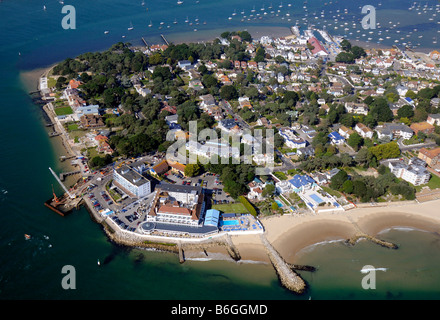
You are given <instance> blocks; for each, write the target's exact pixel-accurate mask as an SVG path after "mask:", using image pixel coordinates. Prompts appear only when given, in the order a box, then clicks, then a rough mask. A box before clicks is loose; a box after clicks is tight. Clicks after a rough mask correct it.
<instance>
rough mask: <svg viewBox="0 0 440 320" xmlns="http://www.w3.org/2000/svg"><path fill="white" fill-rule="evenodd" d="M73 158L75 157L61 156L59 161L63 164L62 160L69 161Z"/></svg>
mask: <svg viewBox="0 0 440 320" xmlns="http://www.w3.org/2000/svg"><path fill="white" fill-rule="evenodd" d="M73 158H76V156H61V157H60V161H61V162H63V161H64V160H69V159H73Z"/></svg>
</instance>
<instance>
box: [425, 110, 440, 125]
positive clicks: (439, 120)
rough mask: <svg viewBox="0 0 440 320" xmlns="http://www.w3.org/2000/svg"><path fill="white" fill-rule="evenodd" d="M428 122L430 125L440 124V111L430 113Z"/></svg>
mask: <svg viewBox="0 0 440 320" xmlns="http://www.w3.org/2000/svg"><path fill="white" fill-rule="evenodd" d="M426 122H428V123H429V124H430V125H437V126H440V113H437V114H430V115H428V119H427V120H426Z"/></svg>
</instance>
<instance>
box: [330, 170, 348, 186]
mask: <svg viewBox="0 0 440 320" xmlns="http://www.w3.org/2000/svg"><path fill="white" fill-rule="evenodd" d="M347 179H348V174H347V172H345V171H344V170H340V171H339V172H338V173H337V174H335V175H334V176H333V177H332V178H331V179H330V188H332V189H334V190H340V189H341V188H342V185H343V184H344V182H345V181H347Z"/></svg>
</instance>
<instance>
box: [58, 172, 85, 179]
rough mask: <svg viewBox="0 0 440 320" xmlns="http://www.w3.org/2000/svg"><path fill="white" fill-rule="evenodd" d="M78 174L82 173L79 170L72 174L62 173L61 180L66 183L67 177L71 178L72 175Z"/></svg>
mask: <svg viewBox="0 0 440 320" xmlns="http://www.w3.org/2000/svg"><path fill="white" fill-rule="evenodd" d="M78 173H81V171H80V170H77V171H70V172H62V173H60V180H61V181H64V179H65V178H66V177H67V176H71V175H74V174H78Z"/></svg>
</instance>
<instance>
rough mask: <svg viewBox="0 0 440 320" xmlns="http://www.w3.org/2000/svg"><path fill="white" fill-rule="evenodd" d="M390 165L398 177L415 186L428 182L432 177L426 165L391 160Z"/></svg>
mask: <svg viewBox="0 0 440 320" xmlns="http://www.w3.org/2000/svg"><path fill="white" fill-rule="evenodd" d="M388 167H389V168H390V170H391V173H393V174H394V175H395V176H396V177H397V178H401V179H403V180H405V181H407V182H409V183H412V184H413V185H415V186H419V185H422V184H426V183H428V182H429V178H430V177H431V174H430V173H429V171H428V170H426V168H425V167H424V166H419V165H414V164H412V165H408V164H406V163H405V162H403V161H395V162H394V161H390V162H389V164H388Z"/></svg>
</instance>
